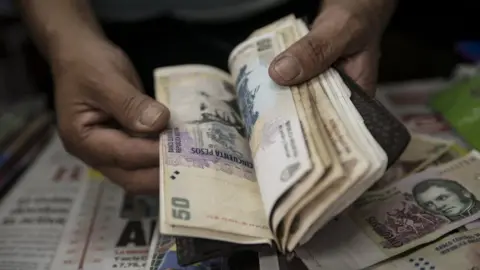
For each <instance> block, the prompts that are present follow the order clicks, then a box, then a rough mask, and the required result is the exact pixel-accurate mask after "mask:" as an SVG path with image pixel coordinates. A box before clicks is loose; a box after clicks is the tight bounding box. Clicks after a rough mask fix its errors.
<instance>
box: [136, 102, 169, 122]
mask: <svg viewBox="0 0 480 270" xmlns="http://www.w3.org/2000/svg"><path fill="white" fill-rule="evenodd" d="M162 114H163V106H162V105H160V104H155V103H154V104H150V105H148V107H147V108H146V109H145V110H144V111H143V112H142V115H141V117H140V119H139V122H140V123H141V124H142V125H144V126H147V127H152V126H153V125H155V122H157V120H158V118H160V116H161V115H162Z"/></svg>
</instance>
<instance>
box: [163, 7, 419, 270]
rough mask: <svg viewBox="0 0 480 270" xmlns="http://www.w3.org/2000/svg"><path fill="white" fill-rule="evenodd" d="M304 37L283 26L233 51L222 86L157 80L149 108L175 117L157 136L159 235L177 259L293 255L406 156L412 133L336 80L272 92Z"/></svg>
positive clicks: (187, 71) (183, 72)
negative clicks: (190, 251) (213, 245)
mask: <svg viewBox="0 0 480 270" xmlns="http://www.w3.org/2000/svg"><path fill="white" fill-rule="evenodd" d="M307 33H308V29H307V27H306V25H305V23H304V22H303V21H301V20H299V19H296V18H295V17H294V16H287V17H285V18H282V19H281V20H279V21H276V22H273V23H272V24H270V25H267V26H265V27H264V28H261V29H258V30H257V31H255V32H254V33H252V35H251V36H250V37H249V38H248V39H247V40H246V41H245V42H243V43H241V44H239V45H238V46H237V47H236V48H235V49H234V50H233V51H232V53H231V55H230V58H229V67H230V74H228V73H226V72H224V71H221V70H219V69H216V68H214V67H210V66H204V65H182V66H174V67H163V68H158V69H156V70H155V71H154V76H155V90H156V98H157V100H158V101H160V102H162V103H164V104H166V105H167V106H169V108H170V112H171V119H170V122H169V128H168V130H166V131H165V132H163V133H162V134H160V164H159V169H160V179H159V181H160V194H159V195H160V215H159V224H160V226H159V230H160V232H161V233H162V234H164V235H171V236H176V237H178V239H177V241H180V242H182V243H188V244H186V245H184V247H185V248H187V246H188V245H190V246H191V247H192V246H195V244H194V242H195V241H221V242H219V245H220V246H221V245H222V244H223V243H222V242H227V243H236V244H239V245H249V246H255V245H260V246H261V245H267V246H272V247H275V248H277V249H278V250H279V251H280V252H283V253H285V252H289V251H292V250H293V249H294V248H295V247H297V246H298V245H299V244H301V243H305V242H307V241H308V240H309V239H310V238H311V237H312V236H313V234H314V233H315V232H317V231H318V230H319V229H320V228H322V227H323V226H324V225H325V224H326V223H327V222H329V221H330V220H331V219H332V218H333V217H335V216H337V215H338V214H339V213H341V212H342V211H343V210H344V209H346V208H347V207H348V206H350V205H351V204H352V203H353V202H354V201H355V200H356V199H357V198H358V197H359V196H360V195H361V194H363V193H364V192H365V191H366V190H368V189H369V188H370V187H371V186H372V185H373V184H374V183H375V182H376V181H377V180H378V179H380V178H381V177H382V176H383V174H384V173H385V171H386V169H387V168H388V167H389V166H390V165H391V164H394V162H395V161H396V160H397V159H398V157H399V156H400V155H401V154H402V153H403V151H404V149H405V148H406V146H407V145H408V143H409V141H410V133H409V132H408V131H407V129H406V128H405V127H404V126H403V125H402V124H401V123H400V122H399V121H398V120H397V119H396V118H395V117H394V116H392V115H391V114H390V113H389V112H388V111H387V110H386V109H385V108H384V107H383V106H382V105H381V104H380V103H379V102H377V101H376V100H375V99H373V98H371V97H369V96H367V95H366V94H365V93H364V92H363V91H362V90H361V89H360V88H359V87H358V86H357V85H356V84H355V83H354V82H353V81H352V80H350V79H349V78H348V77H347V76H346V75H345V74H343V73H342V72H341V70H337V69H335V68H330V69H328V70H327V71H325V72H324V73H322V74H321V75H320V76H318V77H315V78H313V79H311V80H310V81H308V82H306V83H304V84H301V85H298V86H292V87H285V86H279V85H277V84H275V83H274V82H273V81H272V79H271V78H270V77H269V75H268V67H269V65H270V63H271V61H272V60H273V59H274V57H275V56H277V55H278V54H279V53H281V52H282V51H283V50H285V49H286V48H287V47H289V46H290V45H291V44H293V43H294V42H296V41H297V40H299V39H301V38H302V37H303V36H304V35H305V34H307ZM186 238H191V239H190V240H189V241H184V240H185V239H186ZM202 239H208V240H202ZM181 247H182V245H178V242H177V248H179V249H180V248H181ZM180 253H181V252H180ZM192 258H193V257H192ZM193 261H194V259H192V260H189V259H188V258H186V259H185V260H184V262H190V263H191V262H193Z"/></svg>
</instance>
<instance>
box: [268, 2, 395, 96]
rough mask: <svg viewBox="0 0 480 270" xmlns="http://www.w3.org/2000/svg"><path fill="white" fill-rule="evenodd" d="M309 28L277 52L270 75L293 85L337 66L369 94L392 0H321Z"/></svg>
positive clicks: (375, 78) (373, 87)
mask: <svg viewBox="0 0 480 270" xmlns="http://www.w3.org/2000/svg"><path fill="white" fill-rule="evenodd" d="M323 3H324V4H323V6H322V10H321V12H320V13H319V15H318V16H317V18H316V19H315V21H314V23H313V25H312V29H311V31H310V32H309V33H308V34H307V35H306V36H305V37H303V38H302V39H301V40H299V41H298V42H296V43H295V44H293V45H292V46H290V47H289V48H288V49H287V50H286V51H285V52H283V53H281V54H280V55H278V56H277V57H276V58H275V59H274V60H273V61H272V64H271V65H270V68H269V74H270V76H271V78H272V79H273V80H274V81H275V82H276V83H278V84H280V85H295V84H299V83H302V82H304V81H306V80H308V79H310V78H312V77H315V76H317V75H319V74H320V73H321V72H323V71H325V70H326V69H327V68H329V67H330V66H331V65H332V64H334V63H338V64H339V66H340V67H341V68H342V69H343V70H344V71H345V73H346V74H347V75H349V76H350V77H351V78H352V79H353V80H355V81H356V82H357V83H358V84H359V85H360V86H361V87H362V88H363V89H364V90H365V91H366V92H367V93H368V94H369V95H372V96H373V95H374V94H375V87H376V81H377V73H378V59H379V57H380V40H381V36H382V33H383V31H384V28H385V26H386V24H387V23H388V20H389V18H390V16H391V14H392V13H393V10H394V7H395V1H393V0H324V1H323Z"/></svg>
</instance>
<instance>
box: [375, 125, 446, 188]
mask: <svg viewBox="0 0 480 270" xmlns="http://www.w3.org/2000/svg"><path fill="white" fill-rule="evenodd" d="M411 136H412V137H411V140H410V143H409V144H408V146H407V148H406V149H405V151H404V152H403V154H402V155H401V156H400V158H399V159H398V160H397V161H396V162H395V163H394V164H393V165H392V166H391V167H390V168H389V169H388V170H387V171H386V172H385V174H384V175H383V176H382V178H380V180H379V181H378V182H377V183H375V185H373V186H372V187H371V190H375V189H381V188H384V187H386V186H388V185H389V184H391V183H393V182H395V181H398V180H400V179H402V178H404V177H407V176H408V175H410V174H412V173H415V172H419V171H422V170H423V169H425V168H426V167H428V166H429V165H430V164H432V163H434V162H435V161H436V160H437V159H439V158H440V157H441V156H442V155H444V154H445V153H447V152H449V150H450V149H451V148H452V147H453V145H454V144H455V142H454V141H449V140H443V139H439V138H435V137H432V136H427V135H423V134H419V133H412V134H411Z"/></svg>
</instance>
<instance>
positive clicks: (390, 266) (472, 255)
mask: <svg viewBox="0 0 480 270" xmlns="http://www.w3.org/2000/svg"><path fill="white" fill-rule="evenodd" d="M419 269H423V270H455V269H458V270H460V269H461V270H479V269H480V229H474V230H469V231H463V232H458V233H455V234H452V235H449V236H447V237H444V238H442V239H440V240H438V241H436V242H434V243H432V244H430V245H428V246H426V247H423V248H421V249H419V250H417V251H415V252H413V253H409V254H407V255H405V256H402V257H401V258H399V259H395V260H392V261H387V262H384V263H380V264H378V265H375V266H374V267H369V268H367V269H366V270H419Z"/></svg>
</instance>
